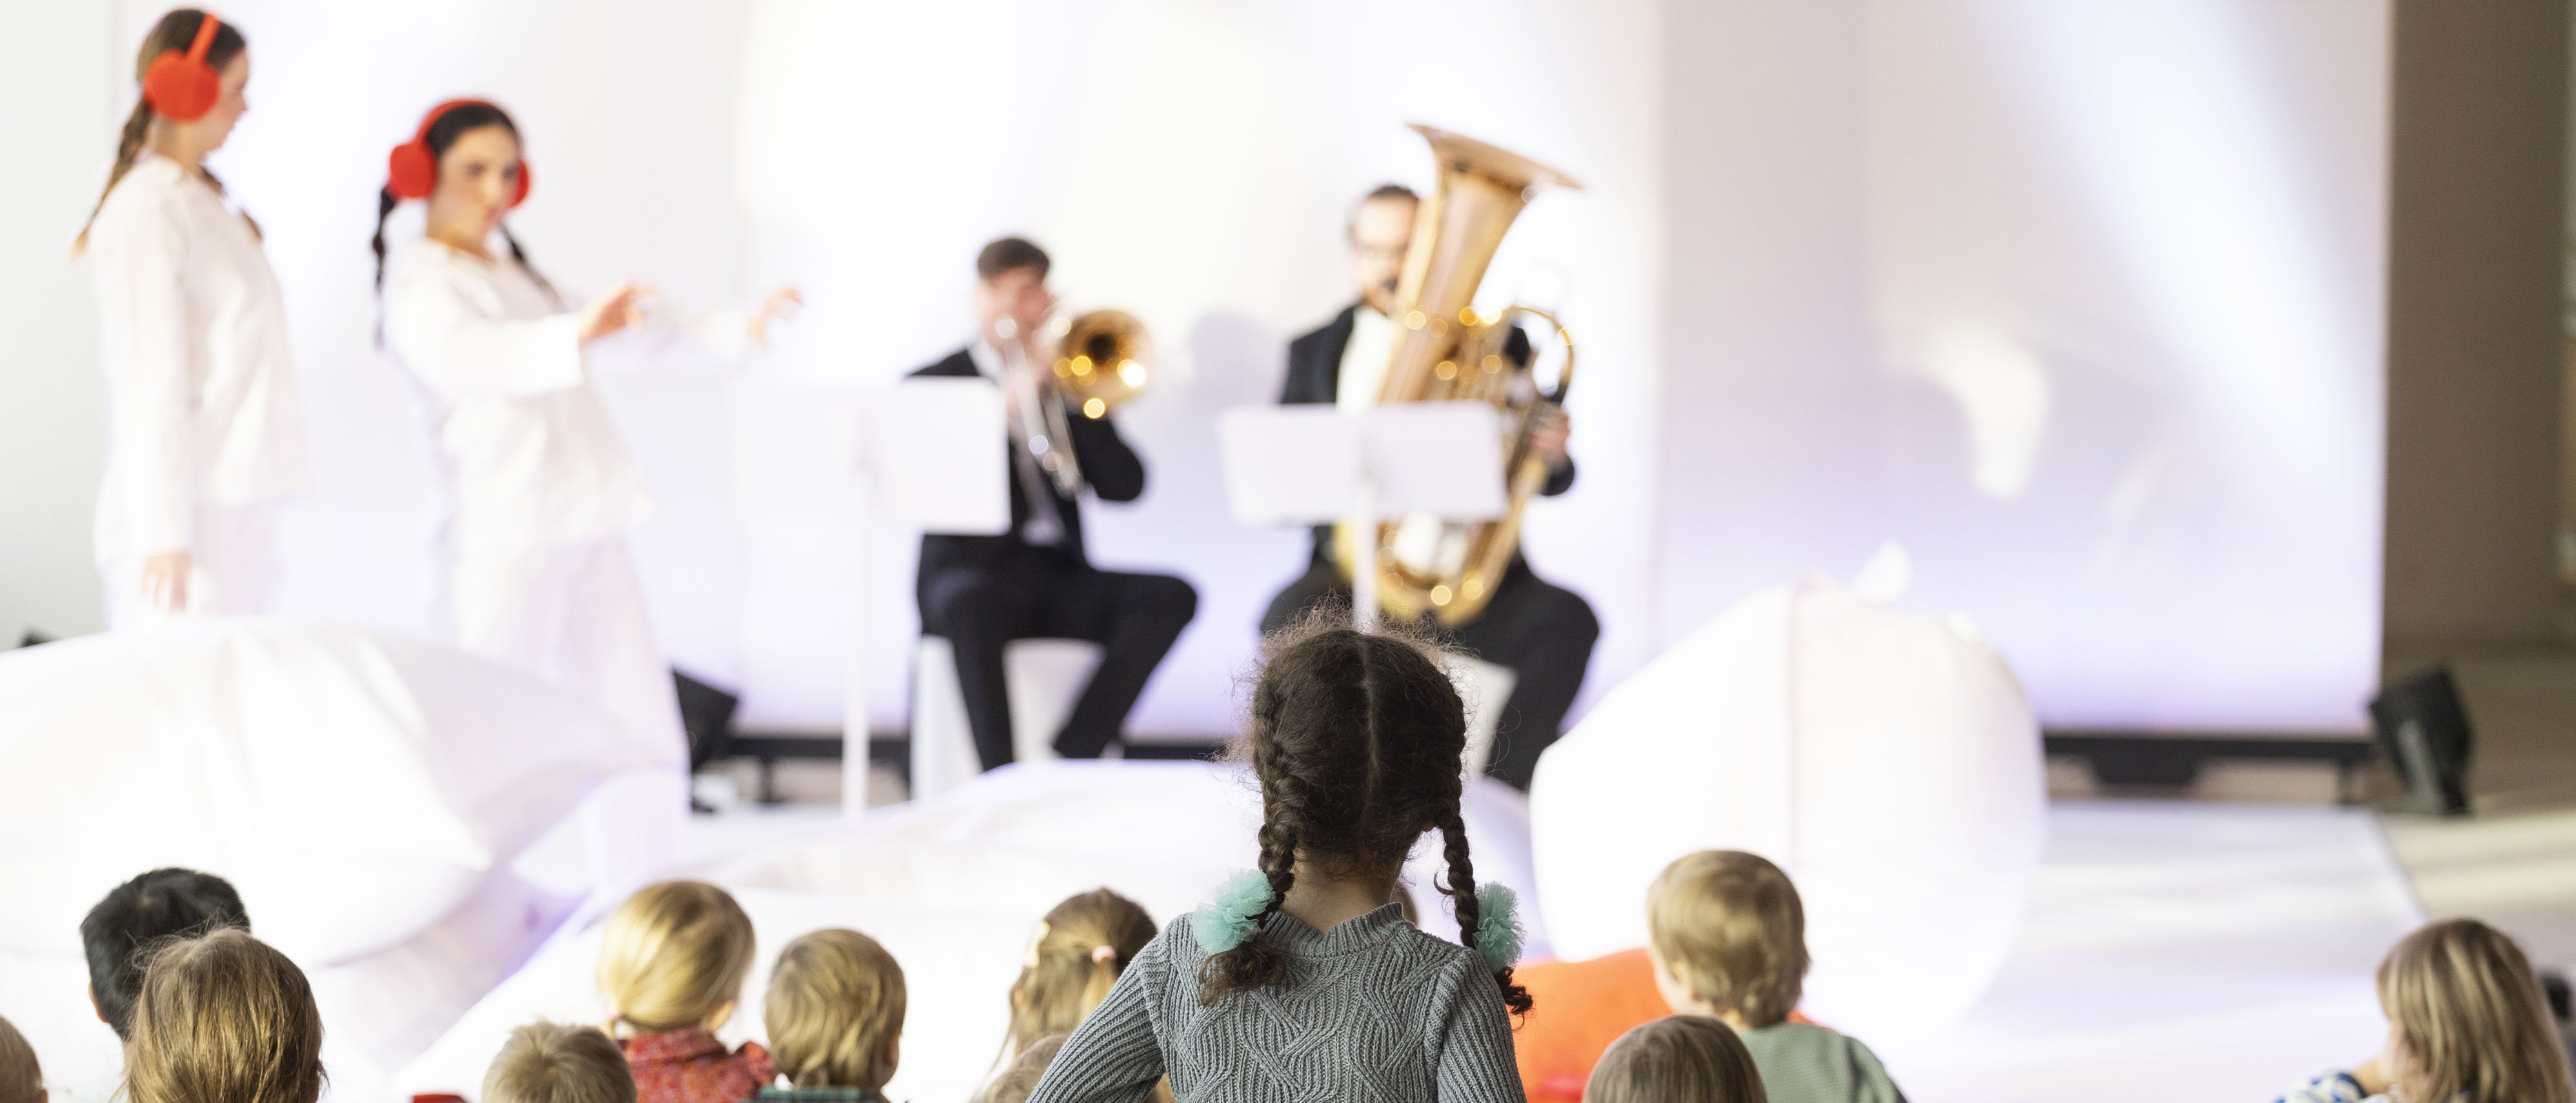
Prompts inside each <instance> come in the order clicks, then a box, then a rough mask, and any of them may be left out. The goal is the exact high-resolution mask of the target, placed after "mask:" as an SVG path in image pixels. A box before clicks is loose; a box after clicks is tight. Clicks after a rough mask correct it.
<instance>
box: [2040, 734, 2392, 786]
mask: <svg viewBox="0 0 2576 1103" xmlns="http://www.w3.org/2000/svg"><path fill="white" fill-rule="evenodd" d="M2041 744H2042V746H2044V747H2045V748H2046V750H2047V752H2048V754H2049V756H2050V757H2052V758H2055V757H2059V756H2064V757H2069V758H2081V759H2085V760H2087V761H2088V762H2090V763H2092V766H2093V776H2094V778H2095V779H2096V780H2098V781H2100V782H2101V783H2102V784H2104V785H2109V786H2135V787H2153V788H2170V789H2179V788H2182V787H2185V786H2188V785H2190V784H2191V783H2192V781H2193V780H2194V779H2195V778H2198V777H2199V776H2200V771H2201V768H2202V767H2204V766H2206V765H2208V764H2209V763H2211V762H2214V761H2218V760H2220V759H2258V760H2269V761H2274V762H2319V763H2324V764H2327V765H2330V766H2333V767H2334V768H2335V791H2336V793H2337V795H2338V796H2339V797H2340V798H2341V799H2342V800H2343V801H2344V802H2345V803H2347V804H2349V803H2351V802H2353V801H2356V800H2359V799H2360V796H2361V794H2360V792H2359V790H2358V786H2359V783H2360V780H2361V772H2362V768H2363V767H2364V766H2367V765H2369V764H2370V761H2371V759H2372V758H2373V756H2374V755H2375V754H2376V753H2377V751H2376V748H2374V747H2373V745H2372V744H2371V741H2370V740H2369V738H2368V737H2366V736H2360V735H2354V736H2349V737H2346V736H2329V737H2320V738H2298V737H2286V736H2280V735H2257V734H2250V733H2249V734H2245V735H2229V734H2225V733H2207V734H2201V735H2168V734H2150V733H2145V732H2119V731H2086V730H2054V731H2049V732H2047V733H2045V734H2043V735H2042V736H2041Z"/></svg>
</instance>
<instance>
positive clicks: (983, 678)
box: [912, 237, 1198, 770]
mask: <svg viewBox="0 0 2576 1103" xmlns="http://www.w3.org/2000/svg"><path fill="white" fill-rule="evenodd" d="M1047 268H1048V260H1047V255H1046V253H1045V251H1043V250H1041V249H1039V248H1038V247H1037V246H1035V245H1032V244H1030V243H1029V242H1027V241H1024V240H1022V239H1020V238H1016V237H1006V238H1003V239H1001V240H999V241H996V242H993V243H992V244H990V245H987V246H985V247H984V250H983V252H982V253H981V254H979V255H977V257H976V258H975V274H976V276H977V277H978V280H977V283H976V287H975V309H976V315H977V320H978V322H979V323H980V326H979V329H978V336H977V337H976V339H975V341H974V343H972V344H970V345H968V346H966V347H965V348H962V349H959V350H957V351H956V352H954V353H951V354H949V355H948V357H947V358H945V359H942V360H941V361H939V362H938V363H936V364H932V365H930V366H929V367H926V368H922V369H920V370H918V371H915V372H913V373H912V374H913V375H914V376H915V377H920V376H960V377H970V378H971V377H975V376H982V377H984V378H986V379H991V380H993V381H994V382H996V383H999V384H1002V393H1003V394H1004V396H1005V402H1006V403H1007V404H1008V405H1009V419H1008V420H1009V425H1010V426H1018V425H1020V424H1021V422H1020V406H1019V403H1020V402H1021V401H1022V400H1023V399H1022V396H1023V395H1028V396H1032V397H1035V396H1041V395H1042V396H1043V397H1036V400H1037V401H1056V402H1061V401H1063V397H1062V392H1061V391H1059V390H1056V389H1055V388H1054V387H1052V386H1051V385H1050V386H1046V387H1044V389H1042V390H1040V389H1033V388H1029V387H1025V386H1021V385H1017V383H1016V382H1015V381H1014V380H1013V379H1012V378H1010V377H1009V374H1008V373H1009V372H1010V371H1011V370H1012V368H1011V366H1010V361H1011V359H1012V358H1010V357H1006V356H1005V355H1004V352H1003V349H1004V347H1005V346H1004V344H1003V342H1005V341H1009V342H1012V343H1014V344H1016V345H1017V346H1018V348H1017V350H1016V351H1017V352H1018V353H1019V356H1018V358H1017V359H1018V361H1019V363H1021V364H1024V365H1029V366H1032V367H1033V368H1034V369H1035V370H1037V371H1046V370H1048V366H1049V365H1052V364H1053V363H1054V360H1055V354H1054V350H1052V349H1046V348H1040V347H1039V346H1038V337H1037V334H1038V330H1039V326H1040V325H1041V323H1043V322H1044V321H1045V320H1046V317H1047V315H1048V314H1050V313H1052V312H1053V311H1054V309H1055V297H1054V296H1053V295H1051V294H1049V293H1048V292H1047V289H1046V276H1047ZM1005 322H1007V325H1005ZM1005 331H1007V332H1008V333H1009V334H1010V336H1008V337H1004V336H1001V334H1003V333H1004V332H1005ZM1063 424H1064V426H1065V429H1066V430H1067V433H1068V435H1069V436H1070V437H1071V439H1070V440H1067V441H1055V442H1050V443H1051V445H1052V446H1054V447H1069V448H1070V450H1071V452H1072V455H1073V458H1074V461H1075V463H1076V465H1077V466H1079V467H1080V469H1081V472H1082V479H1083V482H1084V483H1086V484H1088V485H1089V486H1090V487H1091V491H1092V493H1094V494H1097V495H1099V496H1100V498H1101V500H1103V501H1110V502H1132V501H1135V500H1136V497H1137V496H1138V495H1140V494H1143V493H1144V492H1145V465H1144V462H1143V461H1141V460H1139V459H1137V457H1136V453H1135V450H1133V449H1131V448H1129V447H1127V442H1126V441H1125V440H1123V439H1121V438H1120V437H1119V435H1118V426H1117V424H1116V423H1115V422H1113V421H1112V420H1111V419H1110V418H1108V417H1106V416H1103V417H1099V418H1087V417H1084V416H1082V414H1081V412H1080V411H1079V410H1072V409H1068V411H1067V415H1066V417H1065V419H1064V423H1063ZM994 428H995V429H996V430H997V433H996V435H997V436H1000V437H1002V438H1003V439H1001V440H999V441H997V442H996V444H997V445H998V446H1000V447H1002V448H1005V449H1007V450H1008V451H1009V453H1010V457H1011V458H1010V472H1011V529H1010V531H1009V532H1008V533H1005V534H1003V535H1000V536H936V535H926V536H923V537H922V538H921V571H920V575H919V576H918V578H917V579H916V581H915V586H914V589H915V594H916V597H917V598H918V600H919V601H920V603H921V630H922V631H923V632H924V633H926V634H929V635H937V636H945V637H947V638H948V642H949V644H950V646H951V647H952V648H954V650H955V651H956V655H957V687H958V689H959V690H960V691H962V692H963V694H964V695H965V698H966V720H967V724H968V726H970V727H971V728H973V729H974V733H975V753H976V754H977V755H978V756H980V757H981V758H982V760H983V763H984V768H985V769H987V770H990V769H992V768H994V767H996V766H1000V765H1002V764H1003V763H1006V762H1009V761H1011V758H1012V742H1011V704H1010V695H1009V692H1008V690H1007V687H1006V686H1005V684H1004V681H1003V675H1002V645H1003V644H1005V643H1008V642H1010V641H1011V640H1015V639H1025V638H1028V637H1033V636H1050V637H1062V638H1069V639H1083V640H1091V641H1094V642H1097V643H1099V644H1100V645H1101V647H1102V650H1103V654H1102V655H1101V659H1100V666H1099V668H1098V669H1096V670H1094V671H1093V672H1092V675H1091V684H1090V685H1089V686H1087V687H1085V688H1084V690H1083V692H1082V697H1081V699H1080V700H1079V701H1077V702H1075V704H1074V706H1073V714H1072V715H1071V716H1069V717H1067V718H1066V719H1065V722H1064V728H1063V730H1062V731H1059V732H1057V733H1056V734H1055V749H1056V752H1057V753H1059V754H1061V755H1063V756H1065V757H1067V758H1097V757H1099V755H1100V753H1101V751H1102V750H1104V749H1106V748H1107V747H1108V746H1109V744H1110V742H1111V741H1112V740H1115V739H1117V738H1119V736H1120V734H1121V731H1122V729H1123V728H1124V726H1125V724H1126V721H1127V711H1128V710H1129V709H1130V708H1132V707H1134V706H1135V704H1136V697H1137V695H1138V694H1141V693H1143V692H1144V691H1145V681H1146V679H1147V678H1149V677H1151V676H1152V675H1153V673H1154V667H1155V666H1156V665H1157V664H1159V663H1161V662H1162V661H1163V656H1164V654H1165V653H1167V652H1169V651H1170V650H1171V649H1172V641H1173V640H1175V639H1177V638H1179V636H1180V634H1181V629H1182V628H1183V627H1184V626H1186V625H1188V624H1189V622H1190V617H1191V615H1192V614H1194V613H1196V612H1197V611H1198V591H1196V590H1194V589H1192V588H1191V587H1190V584H1189V583H1187V582H1184V581H1182V580H1180V579H1178V578H1174V577H1172V576H1170V575H1159V574H1125V573H1120V572H1116V571H1104V570H1100V569H1098V568H1095V567H1093V566H1092V565H1091V561H1090V559H1089V558H1088V557H1087V556H1086V555H1085V554H1084V552H1083V547H1082V501H1081V496H1080V494H1079V493H1074V494H1067V493H1065V492H1064V491H1063V489H1062V488H1060V487H1059V486H1058V485H1057V483H1056V480H1055V479H1054V477H1052V476H1051V475H1050V474H1048V473H1047V472H1046V471H1044V470H1042V469H1041V468H1040V465H1039V463H1038V462H1037V460H1036V458H1035V457H1033V456H1032V455H1031V453H1030V452H1029V450H1028V449H1027V448H1025V447H1023V446H1022V440H1021V437H1020V434H1019V433H1018V432H1017V430H1015V429H1006V427H1005V426H995V427H994Z"/></svg>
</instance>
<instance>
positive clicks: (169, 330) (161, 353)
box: [88, 153, 305, 560]
mask: <svg viewBox="0 0 2576 1103" xmlns="http://www.w3.org/2000/svg"><path fill="white" fill-rule="evenodd" d="M88 257H89V261H90V269H91V274H92V276H93V278H94V279H95V280H96V282H97V289H98V305H99V315H100V321H101V322H102V323H103V329H102V339H101V340H100V342H99V351H100V354H101V355H100V359H101V361H102V362H103V363H104V364H105V367H106V369H107V392H108V408H109V433H108V439H109V444H108V459H107V477H106V479H105V481H104V483H103V484H102V486H101V487H100V492H99V513H98V542H99V552H100V555H101V558H102V559H103V560H109V559H118V558H131V557H139V556H147V555H156V554H160V553H163V552H179V551H188V550H189V549H190V548H191V547H192V545H193V541H194V537H195V527H196V519H197V516H198V511H199V510H201V509H205V508H208V507H214V508H232V507H242V506H254V505H261V504H266V503H273V502H276V501H278V500H281V499H284V498H287V497H289V496H292V495H294V494H296V493H298V492H300V491H302V490H303V489H304V485H305V456H304V409H303V405H302V400H301V399H300V398H299V396H298V393H297V390H296V386H295V367H294V362H293V360H292V359H291V358H290V356H289V355H288V353H287V341H286V314H285V310H284V308H283V305H282V302H281V299H280V297H279V294H278V289H277V276H276V274H275V273H273V272H271V271H270V270H269V267H268V255H267V254H266V253H264V252H262V251H261V250H260V242H259V234H258V232H257V231H255V230H253V229H252V228H251V225H250V222H249V220H248V219H246V218H244V217H243V216H242V215H241V214H240V213H239V212H237V211H234V210H233V209H232V208H230V207H229V206H227V205H226V204H225V203H224V200H223V197H222V196H221V195H219V194H218V193H217V192H216V191H215V189H214V187H213V185H211V184H209V183H207V182H206V181H204V180H202V179H199V178H198V177H197V176H195V175H194V174H192V173H190V172H189V171H188V170H186V169H184V168H181V167H180V166H179V163H178V162H176V161H172V160H170V159H169V158H166V157H162V156H160V155H158V154H151V153H146V154H144V155H143V156H142V157H141V158H140V159H138V160H137V161H136V162H135V163H134V167H133V168H132V169H130V170H128V171H127V172H126V174H125V178H124V179H122V180H120V181H118V182H117V185H116V189H115V190H114V191H112V192H109V193H108V196H107V201H106V203H104V204H103V205H101V206H100V208H99V211H98V219H97V221H96V222H94V223H92V224H91V226H90V231H89V247H88Z"/></svg>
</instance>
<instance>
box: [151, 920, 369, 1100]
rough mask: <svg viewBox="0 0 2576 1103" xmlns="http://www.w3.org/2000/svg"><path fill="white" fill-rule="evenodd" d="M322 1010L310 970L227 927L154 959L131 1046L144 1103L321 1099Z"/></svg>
mask: <svg viewBox="0 0 2576 1103" xmlns="http://www.w3.org/2000/svg"><path fill="white" fill-rule="evenodd" d="M322 1079H323V1076H322V1013H321V1012H320V1011H319V1010H317V1009H316V1008H315V1007H314V1005H313V988H312V986H311V985H309V984H307V983H305V980H304V971H303V970H301V969H298V968H296V967H295V963H294V962H292V961H288V960H287V959H286V955H284V954H281V953H278V952H277V951H276V950H273V949H270V948H269V946H268V944H266V943H264V942H261V941H260V940H258V939H256V938H252V937H251V936H250V933H249V932H247V931H243V930H239V929H234V928H227V929H224V930H220V931H216V932H215V933H213V934H210V935H205V936H203V937H199V938H190V939H181V940H178V941H174V942H171V943H169V944H168V945H166V946H163V947H162V948H161V949H160V951H159V952H158V953H155V954H153V955H152V964H151V965H150V966H149V967H147V968H146V969H145V970H144V972H143V995H142V998H141V999H138V1000H136V1001H135V1004H134V1037H133V1039H132V1040H131V1041H129V1042H128V1043H127V1045H126V1050H125V1088H126V1096H127V1098H129V1099H132V1100H133V1101H134V1103H203V1101H207V1100H222V1101H223V1103H313V1101H314V1100H315V1099H318V1098H320V1097H321V1095H322Z"/></svg>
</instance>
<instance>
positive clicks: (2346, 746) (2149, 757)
mask: <svg viewBox="0 0 2576 1103" xmlns="http://www.w3.org/2000/svg"><path fill="white" fill-rule="evenodd" d="M2041 745H2042V746H2043V748H2044V749H2045V750H2046V751H2047V753H2048V754H2049V756H2050V757H2052V758H2054V757H2068V758H2081V759H2085V760H2086V761H2088V762H2090V763H2091V764H2092V766H2093V776H2094V777H2095V778H2097V779H2099V780H2100V781H2101V782H2102V784H2104V785H2109V786H2121V787H2141V788H2173V789H2179V788H2182V787H2185V786H2188V785H2190V784H2191V783H2192V780H2193V779H2194V778H2197V777H2199V776H2200V771H2201V768H2202V767H2203V766H2206V765H2208V764H2209V763H2211V762H2214V761H2218V760H2221V759H2257V760H2270V761H2276V762H2277V761H2291V762H2319V763H2324V764H2327V765H2331V766H2333V767H2334V768H2335V776H2336V791H2337V792H2338V793H2340V794H2341V795H2342V797H2343V799H2344V800H2345V801H2346V802H2350V801H2354V800H2358V799H2360V794H2359V792H2358V791H2357V788H2356V787H2357V785H2358V783H2359V780H2360V775H2361V771H2362V768H2363V767H2364V766H2367V765H2368V764H2369V763H2370V761H2371V759H2372V757H2373V755H2374V754H2375V753H2376V752H2375V750H2374V748H2373V747H2372V745H2371V742H2370V740H2369V739H2368V738H2366V737H2362V736H2353V737H2349V738H2346V737H2329V738H2314V739H2301V738H2287V737H2283V736H2279V735H2252V734H2248V735H2227V734H2223V733H2217V734H2204V735H2161V734H2147V733H2141V732H2119V731H2093V730H2055V731H2050V732H2047V733H2045V734H2043V735H2042V736H2041ZM731 749H732V752H733V757H736V758H748V759H751V760H753V761H755V762H757V763H759V764H760V791H759V799H760V800H761V801H762V802H764V803H771V802H775V801H776V800H777V793H776V790H775V789H774V788H773V785H772V773H773V771H774V770H775V768H776V767H777V765H778V762H779V761H780V760H782V759H790V758H800V759H832V760H837V759H839V758H840V757H841V739H840V737H839V736H817V735H737V736H735V737H734V738H733V742H732V747H731ZM1224 749H1225V744H1224V743H1223V742H1222V741H1219V740H1214V739H1190V740H1169V741H1163V740H1158V741H1155V742H1151V743H1129V744H1127V745H1126V748H1125V752H1124V753H1125V754H1126V756H1127V757H1129V758H1135V759H1161V760H1186V759H1209V758H1214V757H1216V756H1217V755H1218V754H1219V753H1220V752H1222V751H1223V750H1224ZM911 761H912V743H911V740H909V739H907V738H906V737H905V736H904V734H903V733H901V732H880V733H878V734H876V735H874V736H871V737H870V738H869V739H868V763H869V764H870V765H872V766H885V767H889V768H892V769H895V770H908V768H909V767H910V764H911Z"/></svg>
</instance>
